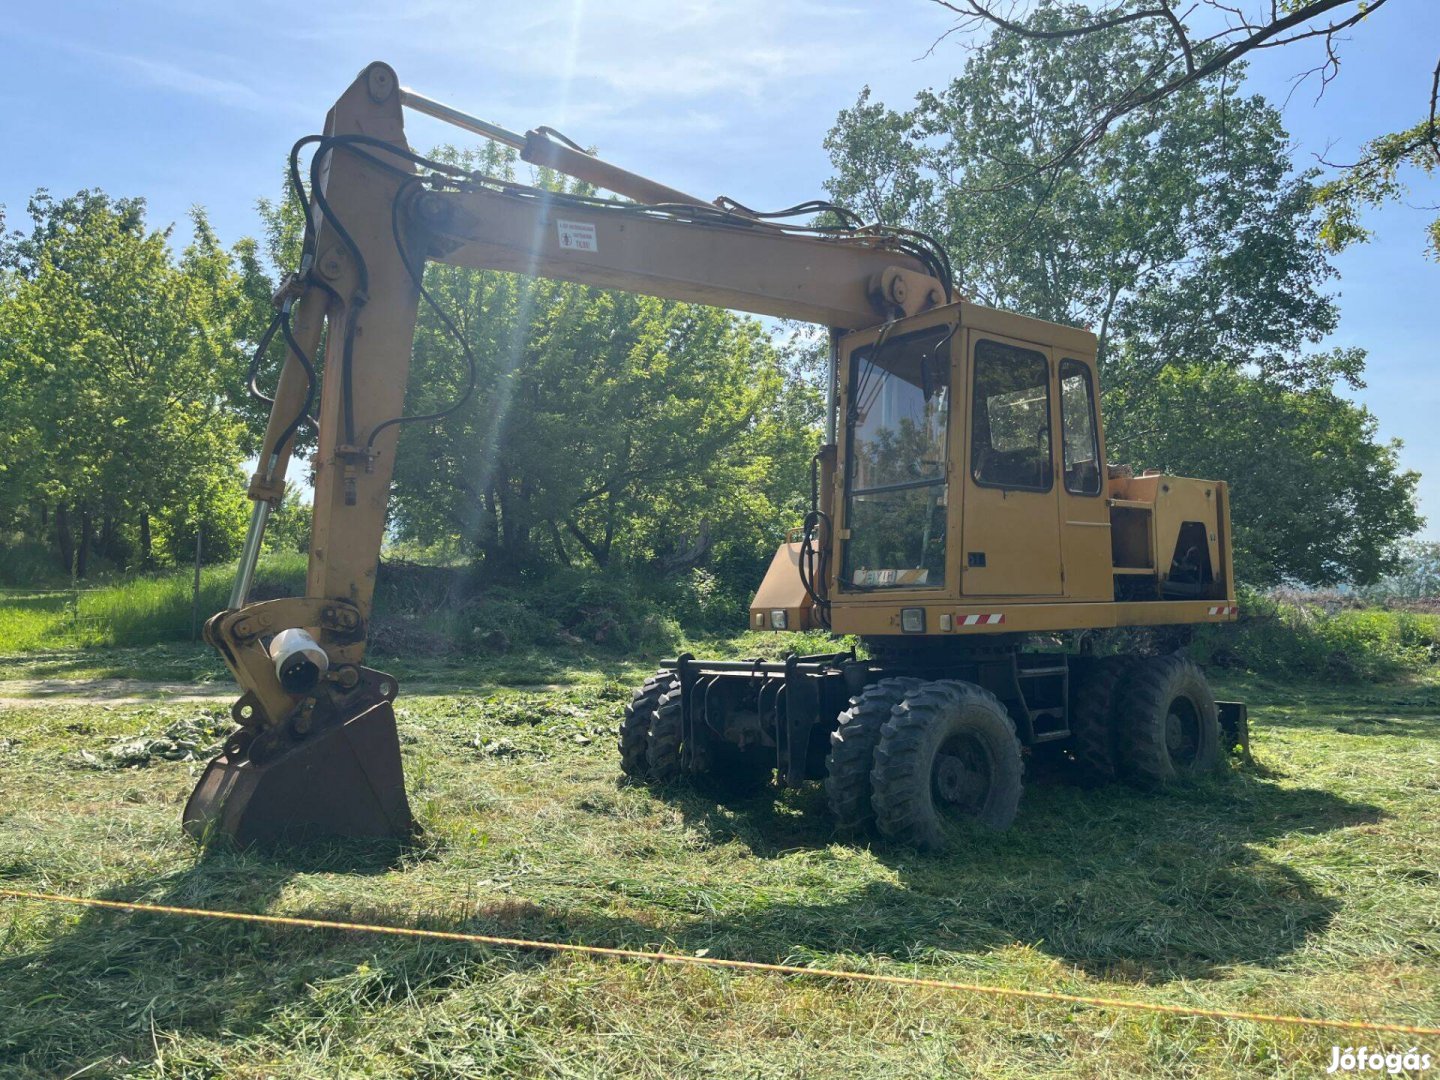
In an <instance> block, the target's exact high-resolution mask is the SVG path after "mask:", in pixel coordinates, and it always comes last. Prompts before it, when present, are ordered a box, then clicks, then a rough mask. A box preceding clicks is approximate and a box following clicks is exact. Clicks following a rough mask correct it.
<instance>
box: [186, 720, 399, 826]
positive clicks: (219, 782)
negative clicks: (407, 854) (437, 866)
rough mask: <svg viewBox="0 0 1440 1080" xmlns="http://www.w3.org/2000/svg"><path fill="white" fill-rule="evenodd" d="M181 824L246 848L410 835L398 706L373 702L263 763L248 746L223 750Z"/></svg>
mask: <svg viewBox="0 0 1440 1080" xmlns="http://www.w3.org/2000/svg"><path fill="white" fill-rule="evenodd" d="M252 746H253V744H252ZM183 822H184V826H185V831H186V832H188V833H189V834H190V835H191V836H193V837H195V838H196V839H197V840H201V841H204V840H208V839H211V838H213V837H216V836H225V837H229V838H230V839H231V840H232V841H233V842H234V843H235V844H237V845H238V846H240V847H248V846H250V845H251V844H255V843H264V842H267V841H272V840H300V839H305V838H307V837H315V836H351V837H393V838H396V839H407V838H409V837H410V836H412V835H413V833H414V829H415V826H414V822H413V820H412V819H411V817H410V804H409V802H408V801H407V800H406V798H405V775H404V772H403V771H402V769H401V765H400V738H399V735H398V734H397V732H396V730H395V710H394V708H392V707H391V705H390V703H389V702H388V701H382V702H380V703H378V704H375V705H371V706H370V707H369V708H367V709H365V710H364V711H363V712H360V713H357V714H356V715H355V716H354V717H352V718H351V719H349V720H347V721H345V722H344V723H342V724H337V725H334V726H331V727H327V728H325V729H324V730H322V731H320V732H317V733H316V734H315V735H313V736H312V737H310V738H308V739H306V740H305V741H303V742H300V743H298V744H296V745H294V746H292V747H289V748H287V749H284V750H282V751H280V752H279V753H277V754H275V756H273V757H266V758H264V759H263V760H259V761H257V760H254V759H253V758H252V756H251V754H250V749H249V748H246V749H241V750H239V751H238V752H236V753H235V754H234V755H233V756H232V755H231V754H229V753H225V754H221V755H220V756H219V757H217V758H215V760H213V761H212V762H210V764H209V765H208V766H207V767H206V769H205V772H204V775H202V776H201V777H200V782H199V784H197V785H196V787H195V790H194V792H192V793H191V795H190V800H189V802H187V803H186V804H185V815H184V818H183Z"/></svg>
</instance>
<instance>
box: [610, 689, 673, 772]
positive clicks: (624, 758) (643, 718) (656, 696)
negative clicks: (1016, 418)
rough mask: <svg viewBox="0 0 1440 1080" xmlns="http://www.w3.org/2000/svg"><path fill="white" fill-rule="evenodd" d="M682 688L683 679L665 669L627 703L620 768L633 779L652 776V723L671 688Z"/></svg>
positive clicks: (622, 730)
mask: <svg viewBox="0 0 1440 1080" xmlns="http://www.w3.org/2000/svg"><path fill="white" fill-rule="evenodd" d="M679 688H680V680H679V679H678V678H676V677H675V674H674V672H670V671H661V672H657V673H656V674H655V675H652V676H651V677H650V678H648V679H646V680H645V685H644V686H642V687H640V689H639V690H636V691H635V696H634V697H633V698H632V699H631V701H630V704H629V705H626V706H625V716H624V718H623V719H622V720H621V721H620V737H619V740H618V742H619V750H620V771H621V772H623V773H624V774H625V775H626V776H628V777H630V778H631V779H632V780H644V779H646V778H648V777H649V775H650V764H649V761H648V760H647V758H648V755H649V748H650V725H651V724H653V723H654V721H655V711H656V710H657V709H658V708H659V707H660V699H661V698H662V697H664V696H665V695H666V694H668V693H669V692H670V691H671V690H678V689H679Z"/></svg>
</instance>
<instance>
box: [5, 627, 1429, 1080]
mask: <svg viewBox="0 0 1440 1080" xmlns="http://www.w3.org/2000/svg"><path fill="white" fill-rule="evenodd" d="M735 648H736V650H737V651H738V652H739V653H741V654H743V653H745V652H746V651H747V646H746V645H745V644H743V643H742V644H740V645H737V646H735ZM514 660H515V658H514V657H508V658H499V659H497V660H496V661H495V665H496V666H494V667H491V668H486V669H481V670H480V671H479V672H478V673H477V672H476V671H473V670H472V671H471V672H470V673H469V675H468V677H467V676H465V675H464V674H463V673H462V672H460V671H458V670H438V671H430V672H429V673H428V674H427V673H426V671H425V670H424V669H423V668H422V667H421V665H419V664H414V665H413V666H414V667H415V670H414V672H413V673H412V674H413V675H415V676H422V678H413V679H412V690H413V688H414V686H415V685H416V684H418V685H419V686H420V687H421V688H422V692H418V693H417V692H410V693H409V694H408V696H404V697H402V699H401V701H400V703H399V715H400V726H401V732H402V741H403V744H404V753H405V758H406V767H407V770H408V773H409V778H410V786H411V792H412V802H413V805H414V808H415V811H416V814H417V816H418V817H419V819H420V821H421V822H422V823H423V825H424V828H425V839H424V841H423V842H422V843H421V844H419V845H418V846H416V847H413V848H410V849H407V850H400V849H395V848H387V847H385V846H384V845H377V844H351V845H328V846H320V847H310V848H288V849H278V850H271V851H268V852H252V853H234V852H227V851H224V850H215V849H212V850H210V851H208V852H204V853H202V852H200V851H198V850H197V849H196V848H195V847H193V846H192V845H191V844H190V843H189V842H188V841H187V840H185V839H184V838H183V837H182V836H181V835H180V832H179V829H178V817H179V810H180V804H181V802H182V801H183V799H184V797H185V795H186V794H187V793H188V791H189V788H190V786H191V785H192V784H193V782H194V779H195V777H196V775H197V773H198V771H199V765H196V764H186V763H174V762H157V763H155V764H152V765H150V766H149V767H146V768H138V769H128V770H120V771H105V770H96V769H94V768H92V767H90V766H89V765H87V764H86V763H85V760H84V759H83V758H82V757H81V751H83V750H89V751H91V752H92V753H95V752H98V751H99V750H102V749H103V748H104V747H105V746H108V745H109V744H110V743H112V742H113V741H115V740H116V739H118V738H120V737H122V736H130V735H135V734H139V733H143V732H153V731H159V730H161V729H163V728H164V727H165V726H166V725H167V724H169V723H171V722H173V721H174V720H176V719H181V718H184V717H187V716H192V715H194V714H195V712H196V711H197V709H198V708H200V706H197V705H195V704H188V705H163V704H162V705H153V704H152V705H144V706H134V707H113V708H104V707H101V706H97V705H92V704H84V703H74V704H69V705H64V706H60V705H55V704H49V705H46V706H44V707H38V706H37V707H34V708H31V707H28V706H27V707H24V708H18V709H17V708H11V709H7V710H5V712H4V713H3V716H0V730H3V735H0V881H3V882H4V883H5V884H7V885H11V886H14V887H22V888H41V889H48V890H54V891H61V892H73V893H75V894H77V895H95V896H109V897H118V898H125V899H143V900H149V901H160V902H166V903H174V904H197V905H201V906H207V907H217V908H221V907H225V908H233V909H237V910H250V911H269V912H277V913H302V912H303V913H307V914H319V915H338V916H342V917H349V918H358V919H362V920H373V921H382V922H394V923H405V924H412V925H429V926H437V927H445V928H455V929H467V930H474V931H479V932H488V933H499V934H506V935H517V936H533V937H541V938H548V939H553V940H565V941H585V942H592V943H597V944H610V945H626V946H636V947H660V948H667V949H672V950H678V951H684V952H698V951H700V950H708V952H709V954H710V955H715V956H730V957H739V958H747V959H756V960H783V961H789V962H792V963H801V964H815V965H825V966H834V967H854V968H858V969H862V970H872V971H891V972H907V973H915V974H921V975H926V976H932V977H938V978H945V979H952V980H961V981H967V982H985V983H991V984H998V985H1008V986H1036V987H1046V988H1056V989H1063V990H1070V991H1075V992H1079V993H1083V994H1098V995H1103V996H1112V997H1132V998H1137V999H1143V1000H1154V1001H1168V1002H1183V1003H1190V1004H1195V1005H1201V1006H1205V1007H1211V1008H1238V1009H1245V1010H1258V1011H1262V1012H1298V1013H1306V1014H1311V1015H1317V1016H1348V1017H1380V1018H1388V1019H1394V1020H1399V1021H1402V1022H1411V1023H1422V1024H1432V1025H1433V1024H1435V1023H1436V1022H1437V1021H1440V873H1437V868H1440V798H1437V796H1440V765H1437V760H1440V686H1437V685H1436V684H1435V683H1434V682H1421V681H1409V682H1403V683H1395V684H1390V685H1385V686H1380V687H1369V688H1361V689H1355V688H1351V689H1346V688H1343V687H1338V686H1336V685H1324V686H1317V685H1285V684H1279V683H1272V682H1265V681H1258V680H1249V681H1245V682H1241V683H1238V684H1233V685H1227V686H1223V687H1222V688H1221V689H1222V691H1223V693H1225V694H1226V695H1234V696H1236V697H1239V698H1241V699H1248V700H1249V701H1250V702H1251V705H1252V714H1251V715H1252V723H1253V726H1254V745H1255V755H1256V763H1255V765H1254V766H1253V767H1247V768H1239V769H1234V770H1232V771H1230V772H1228V773H1226V774H1224V775H1222V776H1219V777H1217V778H1215V779H1214V780H1213V781H1209V782H1206V783H1204V784H1201V785H1198V786H1194V787H1190V788H1186V789H1183V790H1180V791H1177V792H1174V793H1169V794H1164V795H1158V796H1151V795H1142V794H1138V793H1136V792H1133V791H1130V790H1128V789H1125V788H1119V787H1117V788H1107V789H1102V790H1099V791H1092V792H1082V791H1078V790H1076V789H1073V788H1069V787H1065V786H1062V785H1059V784H1055V783H1050V782H1046V781H1044V780H1043V779H1042V778H1040V777H1038V776H1037V777H1032V781H1031V783H1030V784H1029V787H1028V790H1027V793H1026V798H1025V801H1024V804H1023V807H1022V810H1021V814H1020V818H1019V820H1018V822H1017V824H1016V827H1015V829H1014V830H1012V831H1011V832H1009V833H1007V834H1004V835H989V834H983V835H982V834H976V835H973V836H969V837H966V838H964V839H963V841H962V844H961V847H960V848H959V849H958V850H957V851H955V852H954V853H953V854H951V855H950V856H948V857H944V858H932V857H922V856H919V855H916V854H914V853H911V852H907V851H903V850H890V849H886V848H884V847H879V846H875V847H871V846H868V845H865V844H854V843H840V842H837V841H836V839H835V838H834V837H833V836H832V835H831V834H830V831H829V825H828V822H827V820H826V817H825V815H824V814H823V812H822V808H821V803H822V799H821V796H820V794H819V792H818V791H816V790H814V789H804V790H800V791H794V792H787V793H784V794H782V795H780V796H779V797H774V796H768V795H767V796H760V797H755V798H750V799H747V800H744V801H730V802H726V801H719V800H717V799H715V798H713V797H709V796H707V795H705V794H703V793H700V792H696V791H693V790H690V789H685V788H681V789H674V790H665V791H652V790H649V789H646V788H642V787H633V786H626V785H622V784H620V783H618V782H617V779H616V768H615V762H614V754H613V747H612V745H611V741H610V732H611V731H612V730H613V726H614V723H615V722H616V720H617V718H618V715H619V710H620V708H621V706H622V704H623V702H624V700H625V698H626V697H627V696H628V692H629V688H630V686H631V685H632V684H633V683H634V682H635V681H636V680H638V679H639V678H640V677H642V676H643V674H644V671H643V669H641V668H640V667H639V666H638V665H630V666H626V665H625V664H623V663H621V662H618V661H615V662H612V663H611V664H609V665H608V666H606V665H602V667H601V669H599V670H593V671H588V672H586V671H581V670H580V669H579V668H578V667H574V668H570V669H567V670H564V671H552V672H550V673H549V674H548V675H547V676H546V680H547V682H548V683H549V684H550V685H547V686H543V687H540V686H537V684H536V682H535V681H533V680H526V681H525V682H524V684H523V685H521V686H518V687H517V686H514V685H507V684H506V680H504V679H502V678H499V677H497V672H500V671H503V670H505V668H504V665H507V664H510V663H512V662H513V661H514ZM462 679H463V681H462ZM462 688H463V689H462ZM214 711H215V713H216V714H218V713H219V709H218V708H217V709H216V710H214ZM1362 1041H1363V1042H1365V1043H1366V1044H1367V1045H1371V1046H1374V1045H1376V1044H1377V1043H1381V1044H1386V1045H1390V1046H1393V1047H1397V1048H1398V1049H1400V1050H1402V1051H1403V1050H1406V1049H1408V1048H1409V1047H1410V1046H1411V1045H1414V1044H1415V1042H1416V1040H1413V1039H1412V1040H1408V1041H1405V1040H1386V1039H1383V1038H1375V1037H1361V1036H1358V1035H1357V1036H1351V1035H1348V1034H1344V1033H1328V1032H1323V1031H1307V1030H1303V1029H1294V1028H1286V1027H1271V1026H1263V1025H1257V1024H1252V1023H1243V1022H1235V1023H1225V1022H1217V1021H1208V1020H1191V1019H1181V1018H1175V1017H1164V1016H1150V1015H1141V1014H1118V1013H1114V1012H1110V1011H1107V1010H1103V1009H1093V1008H1072V1007H1069V1006H1064V1005H1045V1004H1024V1003H1017V1002H1014V1001H1006V1000H1000V999H992V998H986V997H981V996H975V995H971V994H950V993H944V992H940V991H931V990H906V989H898V988H886V987H876V986H863V985H852V984H845V983H831V982H825V981H818V980H802V979H786V978H778V977H772V976H769V975H760V974H736V973H726V972H718V971H710V970H686V969H673V968H657V967H653V966H648V965H644V964H638V963H612V962H604V961H592V960H584V959H576V958H563V957H554V956H548V955H541V954H531V953H523V952H514V951H510V950H503V949H481V948H471V947H464V946H452V945H438V944H425V943H412V942H400V941H392V940H383V939H373V938H365V937H355V936H346V935H339V934H330V933H315V932H305V931H276V930H273V929H264V928H255V927H245V926H238V925H226V924H214V923H208V922H206V923H190V922H184V921H177V920H173V919H166V918H162V917H158V916H139V915H117V914H109V913H99V912H82V911H76V910H72V909H68V908H57V907H51V906H46V905H43V904H34V903H28V902H27V903H6V904H5V905H4V906H3V907H0V1074H7V1075H15V1076H64V1075H67V1074H69V1073H72V1072H76V1071H79V1070H86V1071H85V1072H84V1075H85V1076H87V1077H99V1076H126V1077H161V1076H166V1077H169V1076H227V1077H229V1076H240V1077H246V1076H250V1077H260V1076H287V1077H290V1076H303V1077H309V1076H315V1077H322V1076H324V1077H328V1076H337V1075H343V1076H351V1075H375V1076H414V1077H434V1076H476V1077H480V1076H496V1075H511V1076H537V1075H545V1076H596V1077H600V1076H606V1077H608V1076H621V1075H624V1076H648V1077H666V1078H672V1077H689V1076H702V1075H716V1076H747V1077H769V1076H776V1077H780V1076H784V1077H791V1076H815V1077H824V1076H843V1077H850V1078H853V1077H860V1076H864V1077H870V1076H921V1075H924V1076H942V1075H943V1076H952V1075H953V1076H975V1077H1020V1076H1033V1077H1048V1076H1074V1077H1090V1076H1096V1077H1098V1076H1116V1075H1144V1076H1195V1077H1200V1076H1205V1077H1209V1076H1249V1075H1267V1076H1268V1075H1279V1076H1311V1075H1316V1074H1318V1073H1320V1072H1322V1071H1323V1069H1324V1068H1325V1066H1326V1065H1328V1063H1329V1060H1330V1052H1329V1048H1330V1046H1331V1045H1334V1044H1337V1043H1338V1044H1339V1045H1341V1046H1342V1047H1343V1046H1347V1045H1355V1044H1356V1043H1358V1042H1362ZM1428 1049H1429V1050H1430V1051H1432V1052H1436V1051H1440V1046H1430V1047H1428Z"/></svg>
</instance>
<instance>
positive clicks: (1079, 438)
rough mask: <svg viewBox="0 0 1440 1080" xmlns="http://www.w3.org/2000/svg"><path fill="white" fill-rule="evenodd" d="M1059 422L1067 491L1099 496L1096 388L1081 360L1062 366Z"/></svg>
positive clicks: (1066, 362) (1063, 363)
mask: <svg viewBox="0 0 1440 1080" xmlns="http://www.w3.org/2000/svg"><path fill="white" fill-rule="evenodd" d="M1060 422H1061V430H1062V431H1063V432H1064V436H1065V490H1066V491H1068V492H1070V494H1072V495H1099V494H1100V440H1099V439H1098V438H1097V434H1096V424H1095V384H1094V382H1092V381H1091V378H1090V369H1089V368H1088V367H1086V366H1085V365H1084V364H1082V363H1080V361H1078V360H1062V361H1061V362H1060Z"/></svg>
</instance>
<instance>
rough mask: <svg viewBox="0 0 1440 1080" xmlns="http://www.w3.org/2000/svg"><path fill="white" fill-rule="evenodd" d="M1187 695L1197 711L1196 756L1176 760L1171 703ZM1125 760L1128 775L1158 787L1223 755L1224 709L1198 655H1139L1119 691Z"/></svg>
mask: <svg viewBox="0 0 1440 1080" xmlns="http://www.w3.org/2000/svg"><path fill="white" fill-rule="evenodd" d="M1178 698H1185V699H1187V700H1188V701H1189V702H1190V704H1191V705H1192V706H1193V708H1194V710H1195V714H1196V728H1197V730H1196V743H1197V745H1196V748H1195V753H1194V755H1193V756H1192V758H1191V760H1189V761H1183V760H1176V759H1175V758H1174V757H1173V756H1172V754H1171V752H1170V747H1169V744H1168V742H1167V740H1166V727H1167V718H1168V717H1169V715H1170V706H1171V703H1172V702H1174V701H1175V700H1177V699H1178ZM1117 716H1118V719H1119V723H1120V733H1121V740H1120V765H1121V772H1122V773H1123V775H1124V776H1125V778H1126V779H1127V780H1129V781H1130V782H1131V783H1133V784H1135V785H1137V786H1138V787H1142V788H1147V789H1150V790H1155V789H1159V788H1163V787H1166V786H1168V785H1170V784H1173V783H1174V782H1175V781H1176V780H1179V779H1182V778H1185V777H1192V776H1199V775H1201V774H1203V773H1207V772H1211V771H1212V770H1214V769H1215V768H1216V767H1217V766H1218V765H1219V764H1220V760H1221V753H1220V714H1219V710H1218V709H1217V708H1216V707H1215V695H1214V694H1212V693H1211V692H1210V684H1209V683H1207V682H1206V681H1205V675H1204V673H1203V672H1202V671H1201V670H1200V668H1199V666H1198V665H1197V664H1196V663H1195V662H1194V661H1193V660H1187V659H1186V658H1185V657H1183V656H1160V657H1153V658H1146V659H1143V660H1138V661H1136V663H1135V666H1134V669H1133V671H1132V673H1131V675H1130V677H1129V678H1127V679H1126V680H1125V684H1124V687H1123V689H1122V690H1121V693H1120V704H1119V709H1118V712H1117Z"/></svg>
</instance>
